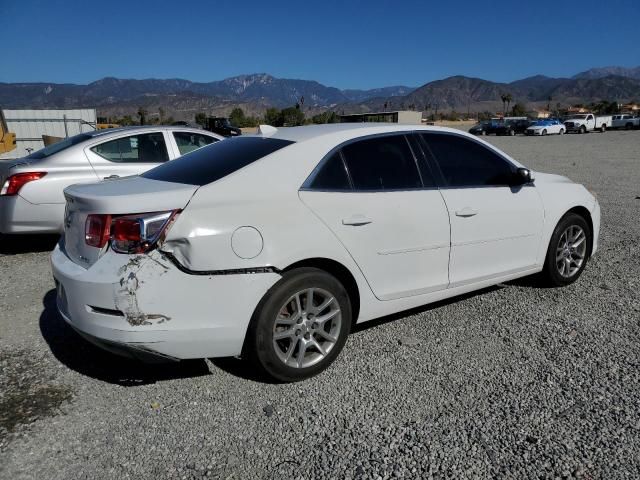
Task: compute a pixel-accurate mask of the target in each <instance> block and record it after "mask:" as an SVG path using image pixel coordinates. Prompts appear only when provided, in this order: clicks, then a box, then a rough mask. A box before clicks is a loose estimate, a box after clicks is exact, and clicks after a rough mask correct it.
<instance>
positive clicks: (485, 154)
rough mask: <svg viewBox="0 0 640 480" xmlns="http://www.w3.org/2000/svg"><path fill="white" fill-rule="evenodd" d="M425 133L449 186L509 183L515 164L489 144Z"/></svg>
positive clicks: (423, 135) (456, 136)
mask: <svg viewBox="0 0 640 480" xmlns="http://www.w3.org/2000/svg"><path fill="white" fill-rule="evenodd" d="M421 137H422V138H423V139H424V140H425V141H426V142H427V145H428V146H429V149H430V150H431V152H432V153H433V155H434V156H435V159H436V161H437V163H438V166H439V167H440V170H441V171H442V174H443V176H444V180H445V183H446V185H447V186H449V187H481V186H491V185H494V186H498V185H509V184H510V183H511V181H512V180H513V173H514V171H515V167H514V166H513V165H511V163H509V162H507V161H506V160H505V159H503V158H502V157H500V156H499V155H498V154H496V153H495V152H493V151H491V150H489V149H488V148H487V147H485V146H483V145H481V144H479V143H477V142H474V141H473V140H470V139H468V138H464V137H462V136H460V135H449V134H440V133H423V134H421Z"/></svg>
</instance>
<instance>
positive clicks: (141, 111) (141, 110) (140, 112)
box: [138, 107, 149, 125]
mask: <svg viewBox="0 0 640 480" xmlns="http://www.w3.org/2000/svg"><path fill="white" fill-rule="evenodd" d="M147 113H149V112H147V111H146V110H145V109H144V108H143V107H140V108H138V116H139V117H140V125H144V124H145V123H146V119H147Z"/></svg>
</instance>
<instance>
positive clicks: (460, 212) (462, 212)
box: [456, 207, 478, 218]
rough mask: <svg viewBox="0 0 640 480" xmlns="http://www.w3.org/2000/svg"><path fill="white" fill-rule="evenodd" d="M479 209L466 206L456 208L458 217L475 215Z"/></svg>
mask: <svg viewBox="0 0 640 480" xmlns="http://www.w3.org/2000/svg"><path fill="white" fill-rule="evenodd" d="M477 214H478V211H477V210H474V209H473V208H471V207H464V208H463V209H462V210H456V216H458V217H465V218H466V217H473V216H474V215H477Z"/></svg>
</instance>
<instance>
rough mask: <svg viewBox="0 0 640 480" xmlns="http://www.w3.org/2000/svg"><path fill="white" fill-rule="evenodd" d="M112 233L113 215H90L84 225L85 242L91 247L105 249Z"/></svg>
mask: <svg viewBox="0 0 640 480" xmlns="http://www.w3.org/2000/svg"><path fill="white" fill-rule="evenodd" d="M110 233H111V215H95V214H93V215H89V216H88V217H87V221H86V222H85V224H84V240H85V242H86V243H87V245H89V246H91V247H98V248H102V247H104V246H105V245H106V244H107V242H108V241H109V236H110Z"/></svg>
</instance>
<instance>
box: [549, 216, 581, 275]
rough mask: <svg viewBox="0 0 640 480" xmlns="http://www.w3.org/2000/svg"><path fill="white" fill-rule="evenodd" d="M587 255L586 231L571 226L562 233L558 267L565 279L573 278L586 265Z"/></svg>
mask: <svg viewBox="0 0 640 480" xmlns="http://www.w3.org/2000/svg"><path fill="white" fill-rule="evenodd" d="M586 254H587V235H586V233H585V232H584V230H583V229H582V228H581V227H579V226H577V225H571V226H569V227H567V229H566V230H565V231H564V232H562V235H560V240H559V241H558V246H557V248H556V267H557V268H558V273H559V274H560V275H562V276H563V277H564V278H571V277H573V276H574V275H575V274H576V273H578V271H579V270H580V268H581V267H582V264H583V263H584V259H585V256H586Z"/></svg>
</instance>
